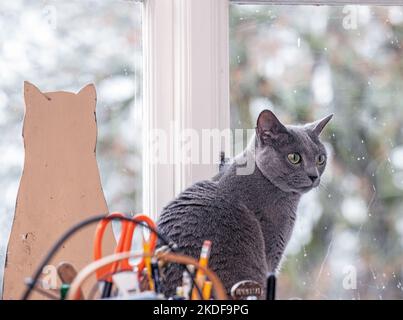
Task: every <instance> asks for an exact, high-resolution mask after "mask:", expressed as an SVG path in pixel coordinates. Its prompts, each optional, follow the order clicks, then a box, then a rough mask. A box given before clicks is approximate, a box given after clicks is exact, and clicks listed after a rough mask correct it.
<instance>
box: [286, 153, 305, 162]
mask: <svg viewBox="0 0 403 320" xmlns="http://www.w3.org/2000/svg"><path fill="white" fill-rule="evenodd" d="M287 158H288V161H290V162H291V163H292V164H298V163H300V162H301V160H302V158H301V155H300V154H299V153H290V154H289V155H288V156H287Z"/></svg>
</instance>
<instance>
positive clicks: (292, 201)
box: [218, 166, 300, 272]
mask: <svg viewBox="0 0 403 320" xmlns="http://www.w3.org/2000/svg"><path fill="white" fill-rule="evenodd" d="M218 190H219V191H218V192H220V193H223V195H224V197H226V198H227V199H230V201H231V202H239V203H240V204H242V205H244V206H245V207H246V208H248V209H249V211H250V212H252V213H253V214H254V215H255V216H256V218H257V220H258V221H259V226H260V228H261V230H262V234H263V237H264V243H265V254H266V261H267V267H268V271H271V272H274V271H275V270H276V268H277V267H278V265H279V262H280V260H281V257H282V255H283V252H284V249H285V247H286V245H287V243H288V241H289V239H290V236H291V232H292V229H293V226H294V223H295V219H296V210H297V206H298V202H299V199H300V195H298V194H294V193H288V192H283V191H282V190H280V189H279V188H277V187H276V186H274V185H273V184H272V183H271V182H270V181H269V180H268V179H266V178H265V177H264V176H263V175H262V173H261V172H260V171H259V169H257V168H255V171H254V172H253V174H250V175H244V176H242V175H238V174H237V172H236V167H235V166H233V167H231V168H229V170H228V172H227V173H226V174H225V175H224V176H223V177H222V178H221V179H220V180H219V182H218Z"/></svg>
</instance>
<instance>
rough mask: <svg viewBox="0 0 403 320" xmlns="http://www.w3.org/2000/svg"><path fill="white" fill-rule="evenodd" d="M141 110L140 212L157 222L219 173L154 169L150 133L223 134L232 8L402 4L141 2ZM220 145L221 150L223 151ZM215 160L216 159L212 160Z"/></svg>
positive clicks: (385, 1)
mask: <svg viewBox="0 0 403 320" xmlns="http://www.w3.org/2000/svg"><path fill="white" fill-rule="evenodd" d="M143 2H144V14H143V43H144V45H143V50H144V51H143V56H144V98H143V99H144V108H143V110H144V112H143V118H144V120H143V163H144V164H143V191H144V192H143V211H144V213H146V214H148V215H150V216H151V217H152V218H153V219H157V218H158V215H159V213H160V212H161V209H162V208H163V206H164V205H166V204H167V203H168V202H169V201H170V200H172V199H173V198H174V197H175V196H176V195H177V194H178V193H179V192H180V191H181V190H183V189H184V188H185V187H186V186H189V185H190V184H192V183H193V182H195V181H197V180H201V179H207V178H210V177H211V176H213V175H214V174H215V173H217V172H218V165H217V164H216V163H215V164H214V163H212V164H211V165H202V166H201V165H195V164H185V163H181V162H180V161H179V158H180V155H181V152H182V149H181V145H175V147H174V148H173V149H172V150H171V156H172V158H173V159H174V161H173V162H172V163H168V164H158V163H157V164H153V163H152V161H151V160H152V159H153V158H152V157H154V155H155V151H156V145H155V144H154V143H152V141H151V140H152V139H150V137H151V135H150V132H152V131H153V130H155V129H162V130H164V131H165V132H170V130H171V126H172V123H173V122H175V123H176V124H177V131H175V132H174V133H173V134H172V139H173V141H178V140H179V132H181V130H183V129H187V128H192V129H196V130H198V131H199V132H200V130H202V129H219V130H224V129H228V128H229V126H230V112H229V30H228V29H229V17H228V16H229V4H230V3H237V4H286V5H298V4H299V5H308V4H311V5H348V4H362V5H374V4H378V5H403V1H402V0H361V1H360V0H332V1H326V0H316V1H315V0H299V1H298V0H143ZM224 148H225V146H222V148H221V151H223V149H224ZM218 157H219V155H218V154H217V158H218Z"/></svg>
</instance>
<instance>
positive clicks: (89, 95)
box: [77, 83, 97, 109]
mask: <svg viewBox="0 0 403 320" xmlns="http://www.w3.org/2000/svg"><path fill="white" fill-rule="evenodd" d="M77 96H79V97H83V98H84V99H85V101H88V102H90V103H91V106H92V107H93V108H94V109H95V106H96V103H97V91H96V90H95V86H94V85H93V84H92V83H91V84H87V85H86V86H85V87H83V88H82V89H81V90H80V91H79V92H78V93H77Z"/></svg>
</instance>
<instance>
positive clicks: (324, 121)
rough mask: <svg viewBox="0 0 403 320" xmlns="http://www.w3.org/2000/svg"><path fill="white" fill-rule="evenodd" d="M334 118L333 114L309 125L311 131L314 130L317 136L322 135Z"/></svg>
mask: <svg viewBox="0 0 403 320" xmlns="http://www.w3.org/2000/svg"><path fill="white" fill-rule="evenodd" d="M332 118H333V114H329V115H328V116H326V117H324V118H323V119H320V120H318V121H315V122H313V123H311V124H309V125H308V126H309V129H311V130H312V132H313V133H314V134H316V135H317V136H319V135H320V133H321V132H322V130H323V128H324V127H325V126H326V125H327V123H328V122H329V121H330V120H331V119H332Z"/></svg>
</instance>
